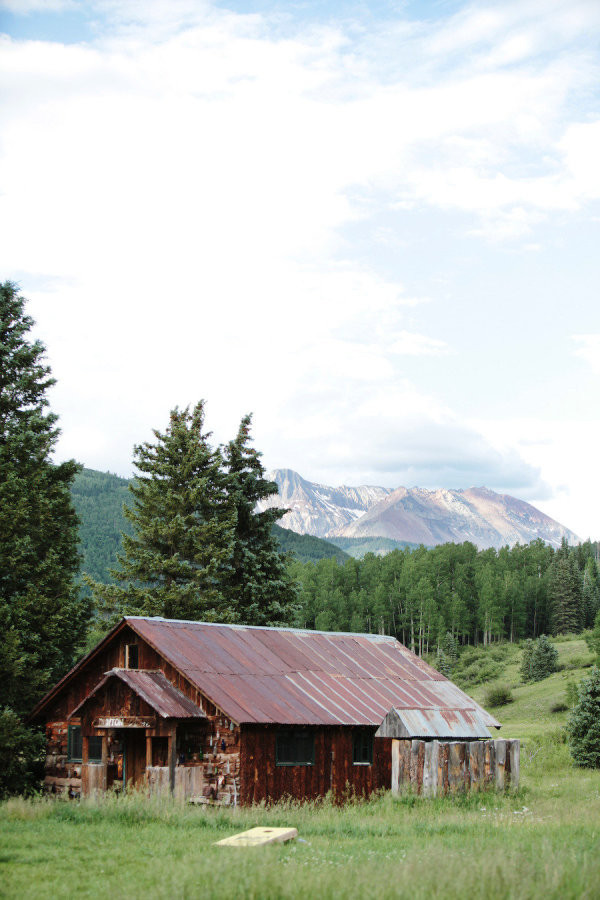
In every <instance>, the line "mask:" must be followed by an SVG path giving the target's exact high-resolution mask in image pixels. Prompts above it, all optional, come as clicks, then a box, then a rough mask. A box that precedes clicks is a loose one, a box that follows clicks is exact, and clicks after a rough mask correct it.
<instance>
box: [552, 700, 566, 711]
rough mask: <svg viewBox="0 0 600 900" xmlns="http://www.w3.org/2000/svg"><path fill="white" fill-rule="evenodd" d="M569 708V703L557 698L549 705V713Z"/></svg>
mask: <svg viewBox="0 0 600 900" xmlns="http://www.w3.org/2000/svg"><path fill="white" fill-rule="evenodd" d="M568 708H569V705H568V704H567V703H565V702H564V700H557V702H556V703H553V704H552V706H551V707H550V712H551V713H561V712H566V711H567V710H568Z"/></svg>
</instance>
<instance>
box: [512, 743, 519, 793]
mask: <svg viewBox="0 0 600 900" xmlns="http://www.w3.org/2000/svg"><path fill="white" fill-rule="evenodd" d="M520 761H521V743H520V741H517V740H513V741H511V742H510V786H511V787H512V788H513V789H514V790H517V788H518V787H519V764H520Z"/></svg>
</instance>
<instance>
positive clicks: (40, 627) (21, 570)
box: [0, 282, 89, 715]
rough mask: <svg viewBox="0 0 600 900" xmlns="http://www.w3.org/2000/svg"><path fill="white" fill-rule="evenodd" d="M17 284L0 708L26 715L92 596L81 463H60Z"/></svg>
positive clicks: (12, 289)
mask: <svg viewBox="0 0 600 900" xmlns="http://www.w3.org/2000/svg"><path fill="white" fill-rule="evenodd" d="M32 325H33V320H32V319H31V318H30V317H29V316H27V315H25V300H24V298H23V297H22V296H21V295H20V294H19V292H18V289H17V287H16V285H14V284H12V283H11V282H5V283H4V284H1V285H0V685H1V687H0V706H8V707H10V708H12V710H13V711H14V712H15V713H17V714H19V715H22V714H24V713H25V712H27V711H28V710H29V709H30V708H31V706H32V705H33V704H34V703H35V701H37V700H38V699H39V697H40V696H41V695H42V694H43V693H44V692H45V691H46V690H47V689H48V688H49V687H50V686H51V685H52V684H53V683H54V682H55V681H56V680H57V679H58V677H59V676H61V675H63V674H64V672H65V671H66V670H67V669H68V668H69V667H70V665H71V664H72V662H73V659H74V656H75V654H76V652H77V650H78V648H79V646H80V644H81V643H82V640H83V636H84V634H85V630H86V625H87V619H88V616H89V608H88V605H89V601H85V600H81V599H80V598H79V595H78V589H77V586H76V584H75V577H76V575H77V572H78V569H79V555H78V550H77V543H78V535H77V525H78V522H77V517H76V515H75V511H74V509H73V506H72V503H71V493H70V488H71V483H72V481H73V478H74V477H75V473H76V472H77V471H78V469H79V466H78V465H77V464H76V463H75V462H74V461H73V460H71V461H69V462H64V463H61V464H60V465H55V464H54V463H53V462H52V452H53V450H54V447H55V444H56V441H57V438H58V435H59V430H58V428H57V425H56V423H57V416H56V415H55V414H54V413H52V412H50V411H49V409H48V405H49V404H48V399H47V396H46V395H47V391H48V389H49V388H50V387H51V386H52V385H53V384H54V379H53V378H52V376H51V372H50V367H49V366H48V365H46V363H45V362H44V353H45V347H44V345H43V344H42V343H41V342H40V341H34V340H32V339H31V338H30V335H29V332H30V330H31V328H32Z"/></svg>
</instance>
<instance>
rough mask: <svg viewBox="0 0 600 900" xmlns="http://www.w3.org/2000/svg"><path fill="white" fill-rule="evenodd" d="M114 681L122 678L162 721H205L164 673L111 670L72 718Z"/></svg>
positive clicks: (201, 714)
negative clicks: (112, 679)
mask: <svg viewBox="0 0 600 900" xmlns="http://www.w3.org/2000/svg"><path fill="white" fill-rule="evenodd" d="M111 678H119V679H120V680H121V681H123V682H125V684H127V685H128V686H129V687H130V688H131V689H132V691H134V692H135V693H136V694H137V695H138V696H139V697H141V698H142V700H145V701H146V703H148V704H149V705H150V706H151V707H152V709H154V710H155V711H156V712H157V713H158V715H159V716H160V717H161V718H163V719H199V718H206V716H205V715H204V713H203V712H202V710H201V709H199V708H198V707H197V706H196V704H195V703H193V702H192V701H191V700H189V699H188V698H187V697H186V696H185V694H182V692H181V691H180V690H178V688H176V687H174V685H172V684H171V682H170V681H168V680H167V679H166V678H165V676H164V675H163V673H162V672H144V671H139V670H136V669H111V670H110V672H107V673H106V675H105V676H104V678H103V679H102V680H101V681H100V682H98V684H97V685H96V687H95V688H94V689H93V690H91V691H90V692H89V694H88V695H87V697H86V698H85V699H84V700H82V701H81V703H80V704H79V706H77V707H76V708H75V709H74V710H73V712H72V713H71V716H73V715H75V713H76V712H77V711H78V710H79V709H81V707H82V706H83V704H84V703H86V702H87V701H88V700H89V699H90V697H93V696H94V694H97V693H98V691H99V690H100V689H101V688H102V687H103V686H104V685H105V684H106V682H107V681H109V680H110V679H111Z"/></svg>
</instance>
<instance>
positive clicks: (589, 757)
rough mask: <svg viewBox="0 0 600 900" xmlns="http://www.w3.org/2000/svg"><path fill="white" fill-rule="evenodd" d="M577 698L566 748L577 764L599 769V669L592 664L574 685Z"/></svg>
mask: <svg viewBox="0 0 600 900" xmlns="http://www.w3.org/2000/svg"><path fill="white" fill-rule="evenodd" d="M577 695H578V700H577V703H576V705H575V708H574V709H573V712H572V713H571V715H570V716H569V721H568V722H567V734H568V736H569V749H570V751H571V756H572V757H573V762H574V763H575V765H577V766H588V767H590V768H594V769H598V768H600V670H599V669H598V668H597V667H596V666H594V668H593V669H592V671H591V673H590V674H589V675H588V677H587V678H584V679H583V680H582V681H581V682H580V683H579V687H578V688H577Z"/></svg>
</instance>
